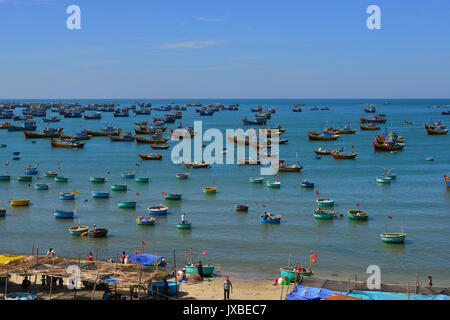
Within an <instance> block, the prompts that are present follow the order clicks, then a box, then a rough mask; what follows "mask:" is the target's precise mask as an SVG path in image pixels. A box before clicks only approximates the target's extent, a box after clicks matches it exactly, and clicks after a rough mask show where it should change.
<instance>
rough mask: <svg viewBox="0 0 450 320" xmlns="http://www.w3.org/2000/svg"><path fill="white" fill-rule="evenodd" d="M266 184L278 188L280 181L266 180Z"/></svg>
mask: <svg viewBox="0 0 450 320" xmlns="http://www.w3.org/2000/svg"><path fill="white" fill-rule="evenodd" d="M266 186H267V187H268V188H280V187H281V182H280V181H267V183H266Z"/></svg>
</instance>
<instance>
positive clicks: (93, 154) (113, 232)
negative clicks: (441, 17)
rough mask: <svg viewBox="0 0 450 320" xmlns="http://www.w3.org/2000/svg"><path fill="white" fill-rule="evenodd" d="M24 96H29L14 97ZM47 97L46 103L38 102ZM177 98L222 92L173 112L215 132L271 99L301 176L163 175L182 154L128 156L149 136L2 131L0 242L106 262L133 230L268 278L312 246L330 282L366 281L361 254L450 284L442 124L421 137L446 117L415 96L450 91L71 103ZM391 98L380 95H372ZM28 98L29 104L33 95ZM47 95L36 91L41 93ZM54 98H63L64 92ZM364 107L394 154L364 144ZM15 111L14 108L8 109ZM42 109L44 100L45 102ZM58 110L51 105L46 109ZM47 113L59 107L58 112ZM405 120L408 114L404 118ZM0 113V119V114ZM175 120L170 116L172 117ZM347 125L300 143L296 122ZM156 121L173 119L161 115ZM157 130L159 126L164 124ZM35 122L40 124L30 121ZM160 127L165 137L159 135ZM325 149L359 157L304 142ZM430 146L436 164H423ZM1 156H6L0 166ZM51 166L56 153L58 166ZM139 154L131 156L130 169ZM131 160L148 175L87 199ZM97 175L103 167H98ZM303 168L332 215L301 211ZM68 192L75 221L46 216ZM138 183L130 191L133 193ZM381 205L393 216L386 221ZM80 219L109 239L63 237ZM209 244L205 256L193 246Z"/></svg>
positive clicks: (136, 239) (153, 242) (305, 205)
mask: <svg viewBox="0 0 450 320" xmlns="http://www.w3.org/2000/svg"><path fill="white" fill-rule="evenodd" d="M23 101H24V102H31V101H30V100H26V101H25V100H23ZM48 101H49V102H55V100H48ZM172 101H173V102H174V103H176V104H179V105H184V104H186V103H196V102H201V103H203V105H204V106H207V105H208V104H210V103H216V102H220V103H223V104H224V105H228V104H235V103H238V104H239V111H227V110H223V111H220V112H216V113H215V114H214V116H212V117H200V116H199V114H198V113H197V112H195V107H192V108H188V110H187V111H183V118H182V119H181V121H182V123H183V125H184V126H191V125H193V121H194V120H202V121H203V130H206V129H208V128H218V129H220V130H223V131H224V130H225V129H235V128H236V127H239V126H240V127H242V121H241V119H242V118H243V117H244V116H247V118H253V114H252V113H251V112H250V108H251V107H255V106H257V105H262V106H263V108H268V107H275V108H276V113H275V114H273V115H272V120H271V121H270V123H269V124H270V125H278V124H281V125H282V126H283V127H284V128H287V132H286V133H285V134H284V135H283V136H282V138H283V139H288V140H289V142H288V144H286V145H281V146H280V158H282V159H285V160H286V161H287V162H289V163H294V162H295V160H296V151H298V159H299V162H300V163H301V164H302V166H303V167H304V169H303V170H302V172H301V173H283V172H282V173H280V174H279V175H280V179H279V180H280V181H281V182H282V186H281V188H280V189H269V188H266V186H265V185H254V184H250V183H249V181H248V178H249V177H250V176H252V175H254V174H256V172H255V167H254V166H242V165H237V164H235V165H213V166H212V168H210V169H197V170H195V169H190V170H189V171H188V172H189V173H190V177H189V179H187V180H180V179H176V178H175V174H176V173H180V172H187V170H188V169H186V168H185V167H184V166H183V165H174V164H172V162H171V161H170V150H159V151H156V152H161V153H163V154H164V159H163V160H162V161H145V162H144V161H140V158H139V157H138V156H137V153H139V152H141V153H150V152H155V151H152V150H151V148H150V146H149V145H138V144H136V143H135V142H129V143H122V142H115V143H112V142H110V140H109V138H105V137H94V138H92V139H91V140H90V141H87V143H86V146H85V148H84V149H80V150H66V149H59V148H51V146H50V143H49V141H48V140H39V139H36V140H35V141H36V143H32V141H33V140H25V138H24V134H23V133H22V132H8V131H7V130H0V143H1V144H6V145H7V147H6V148H1V149H0V164H1V166H2V167H1V169H0V174H6V173H8V174H10V175H11V176H12V179H11V181H10V182H2V183H0V207H5V208H7V216H6V217H5V218H0V240H1V241H0V252H8V253H31V249H32V246H33V245H34V247H35V248H36V247H38V248H39V251H40V252H41V253H44V252H45V251H47V249H48V248H50V247H52V248H54V249H55V251H56V253H57V254H58V255H61V256H74V257H75V256H78V255H79V254H81V255H82V256H84V257H86V256H87V253H88V252H89V251H93V252H95V250H97V252H98V256H99V259H104V260H106V259H109V258H112V259H115V258H116V255H117V254H119V255H120V254H121V252H122V251H126V252H127V253H129V254H133V252H134V250H135V248H136V247H138V248H139V247H140V246H141V241H142V240H144V241H145V242H146V243H148V244H149V245H148V246H147V247H145V252H147V253H156V254H158V255H163V256H165V257H166V258H167V259H168V261H172V252H173V250H175V252H176V257H177V265H178V266H179V265H182V264H183V263H184V262H185V260H186V259H185V252H187V251H188V249H189V248H191V247H192V248H193V252H194V254H193V256H194V259H196V260H197V261H198V260H199V259H201V260H202V261H203V263H205V262H206V259H207V260H208V262H209V263H214V264H216V265H220V267H221V269H222V274H230V275H232V276H236V277H240V278H244V277H249V278H274V277H278V276H279V271H278V270H279V268H280V267H281V266H285V265H287V263H288V260H289V256H290V255H291V258H290V261H291V264H292V263H295V262H301V263H302V264H304V265H306V264H308V263H309V254H310V252H311V251H313V252H314V253H316V254H317V255H318V263H317V264H316V265H313V270H314V271H315V273H316V275H317V276H321V277H330V278H336V279H340V278H341V277H342V276H343V277H344V278H347V277H348V275H349V274H350V275H351V277H352V278H354V275H357V277H358V279H362V278H366V277H367V276H368V275H367V274H366V269H367V267H368V266H369V265H378V266H380V268H381V272H382V281H383V282H394V283H405V284H406V282H407V281H409V283H413V282H414V281H415V278H416V272H417V273H418V276H419V280H420V281H421V283H424V282H425V278H426V277H427V276H429V275H432V276H433V283H434V285H435V286H449V285H450V274H449V270H450V251H449V245H450V189H447V188H446V187H445V182H444V179H443V174H445V173H448V172H449V170H450V135H445V136H428V135H427V134H426V132H425V130H424V123H426V122H430V121H436V120H443V121H444V122H445V123H446V124H447V125H449V126H450V121H449V120H450V117H446V116H442V115H441V113H440V112H441V111H442V110H443V109H432V108H427V106H432V105H450V99H447V100H443V99H435V100H432V99H430V100H376V99H372V100H371V99H364V100H312V99H309V100H308V99H296V100H288V99H285V100H282V99H281V100H280V99H277V100H258V99H253V100H250V99H247V100H242V99H235V100H227V99H217V100H206V99H203V100H202V99H189V100H188V99H186V100H182V99H178V100H156V99H155V100H139V99H130V100H76V102H78V103H80V104H82V105H84V104H87V103H119V104H121V105H122V106H128V105H131V104H134V103H136V102H152V104H153V106H160V105H166V104H167V103H169V102H172ZM385 101H388V102H389V104H387V105H385V104H384V102H385ZM34 102H35V101H34ZM43 102H45V101H43ZM64 102H75V100H65V101H64ZM295 103H304V104H306V106H305V107H303V112H301V113H294V112H292V111H291V109H292V107H293V105H294V104H295ZM366 103H372V104H375V106H376V108H377V112H378V113H384V114H386V116H387V119H388V121H387V122H386V125H382V131H383V129H384V128H385V127H387V128H388V129H391V128H392V130H394V131H395V132H396V133H397V134H398V135H400V136H404V137H405V143H406V147H405V149H404V151H402V152H398V153H396V154H391V153H389V152H387V153H380V152H378V153H375V152H374V150H373V146H372V144H371V141H372V140H373V139H374V137H375V136H376V135H377V134H378V133H381V132H382V131H381V132H380V131H362V132H361V131H359V118H360V117H367V116H368V114H365V113H364V112H363V108H364V107H363V105H364V104H366ZM312 106H318V107H323V106H328V107H329V108H330V110H329V111H311V110H309V107H312ZM19 110H20V109H18V110H16V112H19ZM48 112H49V113H50V110H49V111H48ZM164 113H165V112H162V111H152V115H151V116H135V115H134V113H131V112H130V117H129V118H114V117H113V115H112V113H103V119H102V120H84V119H82V118H81V119H64V118H63V119H62V120H61V122H59V123H53V124H52V123H43V122H42V121H41V120H40V119H39V118H38V119H39V120H38V125H39V127H38V130H39V129H41V128H43V127H46V126H53V127H63V128H64V132H65V134H68V135H74V134H75V133H76V132H79V131H80V130H82V129H84V128H87V129H91V130H100V129H101V128H103V127H105V126H106V125H110V126H118V127H121V128H122V130H123V131H132V129H133V128H134V127H135V126H134V122H135V121H142V120H151V119H152V118H153V117H162V116H163V114H164ZM53 115H57V114H53ZM58 116H59V115H58ZM404 120H410V121H413V124H412V125H405V124H404V123H403V121H404ZM2 122H3V121H2ZM176 123H177V124H178V123H179V121H177V122H176ZM346 124H349V125H351V126H352V127H353V128H355V129H358V132H357V133H356V134H354V135H341V137H340V138H339V139H338V140H337V141H330V142H320V141H316V142H310V141H308V137H307V132H308V131H309V130H313V131H319V130H320V129H321V128H325V127H326V126H331V127H335V128H342V127H343V126H344V125H346ZM167 126H168V129H171V128H175V127H176V126H175V125H174V124H168V125H167ZM168 131H169V130H168ZM37 132H38V131H37ZM166 135H168V134H166ZM319 146H323V147H327V148H328V147H334V148H340V147H345V148H346V150H347V151H350V150H351V147H352V146H354V147H355V149H356V150H357V151H358V153H359V155H358V157H357V159H356V160H334V159H333V158H331V157H328V156H324V157H322V159H321V160H316V159H315V154H314V153H313V149H315V148H317V147H319ZM13 152H20V153H21V160H19V161H13V160H12V158H13ZM426 157H434V158H435V161H434V162H428V161H425V158H426ZM6 161H8V162H9V166H5V163H6ZM37 163H39V170H40V175H39V176H40V179H39V180H37V178H36V177H34V178H33V182H32V184H31V187H28V184H27V183H20V182H18V181H17V180H16V177H17V176H18V175H23V174H24V173H23V169H24V168H25V167H27V166H28V165H30V164H31V165H33V166H35V165H36V164H37ZM57 163H60V165H59V166H58V165H57ZM137 164H139V166H137ZM383 168H394V169H395V171H396V173H397V179H396V181H393V182H392V183H391V184H390V185H379V184H377V183H376V180H375V179H376V176H377V175H379V174H381V173H382V171H383ZM48 170H56V171H58V172H59V173H60V175H62V176H66V177H69V183H67V184H58V183H54V182H53V181H50V179H47V180H46V181H47V182H48V183H49V184H50V190H49V191H37V190H34V188H33V185H34V184H35V183H37V182H38V181H40V182H42V181H44V180H45V179H44V178H43V173H44V172H45V171H48ZM134 170H135V171H136V175H137V176H148V177H150V178H151V182H150V183H149V184H137V183H135V182H134V180H130V181H127V184H128V186H129V190H128V191H127V192H124V193H123V192H122V193H120V192H112V194H111V198H110V199H107V200H95V199H92V197H91V191H93V190H95V191H110V186H111V184H115V183H123V182H124V181H123V179H122V178H121V177H120V173H121V172H127V171H134ZM108 172H109V174H108ZM90 176H105V177H106V178H107V182H106V183H105V184H104V185H96V184H91V183H90V181H89V177H90ZM303 179H309V180H312V181H313V182H315V183H316V188H317V189H318V190H319V191H320V193H321V194H324V195H325V196H326V197H331V198H333V199H335V200H336V210H337V211H338V212H340V213H343V214H344V217H343V218H337V219H335V220H331V221H317V220H315V219H314V218H313V216H312V212H313V210H314V209H315V200H316V195H315V192H314V190H309V189H303V188H301V187H300V182H301V180H303ZM213 181H214V183H215V185H216V186H217V188H218V193H217V194H216V195H204V194H203V193H202V191H201V188H203V187H208V186H211V185H212V183H213ZM74 188H76V190H77V191H80V194H79V195H77V196H78V200H77V204H76V206H77V217H76V219H74V220H73V221H64V220H56V219H55V218H54V216H53V211H54V210H55V209H65V210H71V209H73V202H71V201H61V200H59V192H71V191H72V190H73V189H74ZM162 192H182V193H183V200H182V201H179V202H177V201H170V202H166V201H165V200H164V198H163V197H162V195H161V193H162ZM137 194H140V195H139V196H138V195H137ZM26 197H28V198H29V199H30V200H31V205H30V207H28V208H11V207H10V206H9V204H8V200H10V199H21V198H26ZM119 200H137V208H136V209H135V210H134V209H132V210H129V209H128V210H127V209H119V208H118V207H117V204H116V202H117V201H119ZM256 202H258V204H261V203H264V204H265V205H266V206H267V209H268V211H270V212H272V213H279V214H281V215H282V216H283V219H282V222H281V224H280V225H266V224H262V223H260V222H259V215H260V214H261V207H260V206H259V207H258V206H256ZM160 203H168V205H169V214H168V215H167V216H166V217H159V218H157V223H156V225H155V226H147V227H146V226H138V225H136V222H135V218H136V217H137V216H138V215H144V214H146V208H147V207H148V206H150V205H153V204H160ZM241 203H243V204H248V205H249V206H250V210H249V212H248V213H237V212H236V211H235V209H234V205H235V204H241ZM356 203H359V204H361V209H362V210H365V211H368V212H370V214H371V216H370V218H369V220H368V221H367V222H353V221H350V220H349V219H348V217H347V214H346V212H347V210H349V209H354V208H355V207H356ZM182 212H184V213H185V214H186V217H187V219H188V220H190V221H191V222H192V223H193V228H192V230H191V231H187V232H186V231H184V232H181V231H179V230H177V228H176V223H177V222H178V221H179V218H180V215H181V213H182ZM388 215H391V216H392V217H393V218H392V220H390V225H389V226H388ZM78 220H80V221H81V224H83V225H92V224H97V226H98V227H106V228H108V229H109V234H108V237H107V238H104V239H82V238H79V237H73V236H71V235H70V234H69V232H68V227H69V226H72V225H74V224H76V223H78ZM402 227H403V230H404V232H405V233H407V234H408V236H407V239H406V242H405V243H404V244H387V243H383V242H382V241H381V240H380V237H379V234H380V233H382V232H387V231H388V229H389V231H390V232H397V231H398V232H400V230H401V228H402ZM201 251H207V256H206V257H205V256H200V255H199V253H200V252H201Z"/></svg>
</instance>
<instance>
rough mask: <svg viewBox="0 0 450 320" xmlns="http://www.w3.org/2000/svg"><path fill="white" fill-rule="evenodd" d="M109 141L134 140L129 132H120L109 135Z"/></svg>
mask: <svg viewBox="0 0 450 320" xmlns="http://www.w3.org/2000/svg"><path fill="white" fill-rule="evenodd" d="M109 139H110V141H111V142H132V141H134V137H133V136H132V135H131V134H121V135H118V136H110V137H109Z"/></svg>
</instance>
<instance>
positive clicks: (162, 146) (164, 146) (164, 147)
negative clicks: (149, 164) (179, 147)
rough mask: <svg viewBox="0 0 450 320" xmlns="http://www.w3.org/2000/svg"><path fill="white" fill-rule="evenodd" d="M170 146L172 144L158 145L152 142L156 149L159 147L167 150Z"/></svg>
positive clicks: (153, 147)
mask: <svg viewBox="0 0 450 320" xmlns="http://www.w3.org/2000/svg"><path fill="white" fill-rule="evenodd" d="M169 148H170V145H161V146H158V145H156V144H152V149H155V150H159V149H161V150H167V149H169Z"/></svg>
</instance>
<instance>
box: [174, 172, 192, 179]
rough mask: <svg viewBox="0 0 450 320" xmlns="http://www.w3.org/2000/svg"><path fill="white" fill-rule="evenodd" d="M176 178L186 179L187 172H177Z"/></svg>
mask: <svg viewBox="0 0 450 320" xmlns="http://www.w3.org/2000/svg"><path fill="white" fill-rule="evenodd" d="M175 177H176V178H177V179H187V178H188V177H189V173H177V174H176V175H175Z"/></svg>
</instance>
